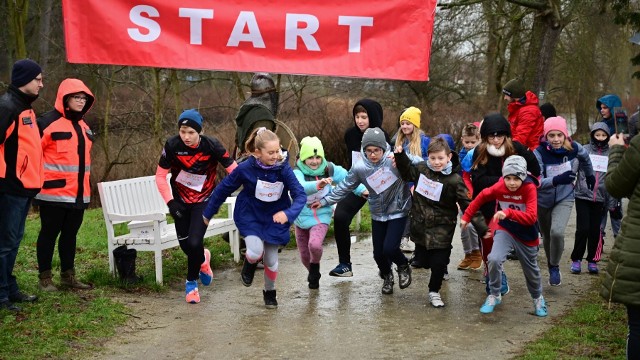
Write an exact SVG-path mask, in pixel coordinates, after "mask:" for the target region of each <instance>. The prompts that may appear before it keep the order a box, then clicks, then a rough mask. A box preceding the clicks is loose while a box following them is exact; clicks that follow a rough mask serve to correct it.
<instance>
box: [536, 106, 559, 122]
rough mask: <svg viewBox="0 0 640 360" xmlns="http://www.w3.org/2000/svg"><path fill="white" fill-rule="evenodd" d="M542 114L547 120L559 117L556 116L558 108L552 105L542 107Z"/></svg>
mask: <svg viewBox="0 0 640 360" xmlns="http://www.w3.org/2000/svg"><path fill="white" fill-rule="evenodd" d="M540 112H541V113H542V117H544V118H545V119H548V118H550V117H555V116H558V115H557V114H556V108H555V107H554V106H553V104H551V103H544V104H542V105H540Z"/></svg>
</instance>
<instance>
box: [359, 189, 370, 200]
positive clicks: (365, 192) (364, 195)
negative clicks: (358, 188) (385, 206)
mask: <svg viewBox="0 0 640 360" xmlns="http://www.w3.org/2000/svg"><path fill="white" fill-rule="evenodd" d="M360 196H362V197H363V198H365V199H368V198H369V190H365V191H363V192H362V194H360Z"/></svg>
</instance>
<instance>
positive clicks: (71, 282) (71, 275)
mask: <svg viewBox="0 0 640 360" xmlns="http://www.w3.org/2000/svg"><path fill="white" fill-rule="evenodd" d="M60 285H61V286H65V287H69V288H73V289H82V290H88V289H91V288H93V286H91V285H89V284H85V283H82V282H80V280H78V278H77V277H76V271H75V270H74V269H69V270H66V271H64V272H61V273H60Z"/></svg>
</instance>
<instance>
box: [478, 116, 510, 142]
mask: <svg viewBox="0 0 640 360" xmlns="http://www.w3.org/2000/svg"><path fill="white" fill-rule="evenodd" d="M489 135H506V136H508V137H511V124H509V121H508V120H507V119H505V118H504V116H502V115H501V114H499V113H493V114H489V115H485V117H484V121H483V122H482V126H480V136H482V137H483V138H486V137H487V136H489Z"/></svg>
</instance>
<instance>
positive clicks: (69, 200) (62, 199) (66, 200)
mask: <svg viewBox="0 0 640 360" xmlns="http://www.w3.org/2000/svg"><path fill="white" fill-rule="evenodd" d="M36 199H38V200H42V201H51V202H61V203H70V204H75V202H76V197H75V196H58V195H49V194H43V193H39V194H38V195H36ZM82 201H83V202H84V203H89V201H91V198H90V197H89V196H83V197H82Z"/></svg>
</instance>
